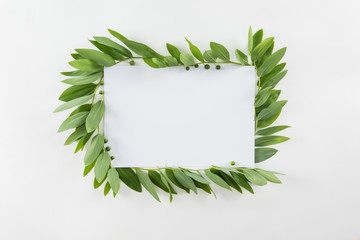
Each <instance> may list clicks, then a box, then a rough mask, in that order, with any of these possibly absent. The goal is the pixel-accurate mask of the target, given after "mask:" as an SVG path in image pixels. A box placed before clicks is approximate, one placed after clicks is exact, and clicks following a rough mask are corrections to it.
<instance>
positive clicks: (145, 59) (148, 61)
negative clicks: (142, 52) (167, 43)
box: [143, 57, 159, 68]
mask: <svg viewBox="0 0 360 240" xmlns="http://www.w3.org/2000/svg"><path fill="white" fill-rule="evenodd" d="M143 60H144V62H145V63H146V64H147V65H149V66H150V67H152V68H159V66H158V65H157V64H155V63H154V62H153V60H152V59H151V58H145V57H144V58H143Z"/></svg>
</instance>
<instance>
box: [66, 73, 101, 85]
mask: <svg viewBox="0 0 360 240" xmlns="http://www.w3.org/2000/svg"><path fill="white" fill-rule="evenodd" d="M102 76H103V72H99V73H94V74H91V75H88V76H85V77H80V78H68V79H65V80H63V81H62V82H63V83H66V84H70V85H84V84H89V83H92V82H95V81H96V80H99V79H100V78H101V77H102Z"/></svg>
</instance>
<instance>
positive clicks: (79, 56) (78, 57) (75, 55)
mask: <svg viewBox="0 0 360 240" xmlns="http://www.w3.org/2000/svg"><path fill="white" fill-rule="evenodd" d="M71 56H72V57H73V58H74V59H84V57H82V56H81V55H80V54H78V53H72V54H71Z"/></svg>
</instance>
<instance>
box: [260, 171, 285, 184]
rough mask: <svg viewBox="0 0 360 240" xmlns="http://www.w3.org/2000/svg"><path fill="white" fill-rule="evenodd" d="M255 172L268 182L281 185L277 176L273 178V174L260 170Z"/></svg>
mask: <svg viewBox="0 0 360 240" xmlns="http://www.w3.org/2000/svg"><path fill="white" fill-rule="evenodd" d="M255 171H256V172H258V173H260V174H261V176H263V177H264V178H265V179H266V180H268V181H269V182H272V183H279V184H281V181H280V179H279V178H278V177H277V176H275V174H273V173H272V172H269V171H265V170H262V169H255Z"/></svg>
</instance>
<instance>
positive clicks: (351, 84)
mask: <svg viewBox="0 0 360 240" xmlns="http://www.w3.org/2000/svg"><path fill="white" fill-rule="evenodd" d="M358 9H359V2H358V1H354V0H343V1H333V0H326V1H325V0H318V1H314V0H311V1H310V0H304V1H287V0H275V1H268V0H259V1H238V0H225V1H213V0H198V1H190V0H183V1H168V0H166V1H165V0H162V1H160V0H153V1H119V0H116V1H115V0H104V1H101V3H100V2H99V1H92V0H87V1H85V0H71V1H66V0H64V1H49V0H47V1H45V0H33V1H10V0H2V1H0V29H1V38H0V46H1V57H0V68H1V83H2V88H1V94H0V100H1V101H0V104H1V113H0V116H1V117H0V124H1V126H2V129H1V138H0V149H1V157H0V159H1V160H0V161H1V166H0V183H1V187H0V195H1V196H0V239H4V240H5V239H6V240H13V239H15V240H22V239H34V240H43V239H44V240H48V239H51V240H58V239H59V240H64V239H70V240H71V239H76V240H83V239H84V240H99V239H126V240H143V239H149V240H153V239H169V238H171V239H173V240H183V239H204V240H217V239H242V240H304V239H306V240H322V239H326V240H339V239H341V240H343V239H344V240H355V239H359V238H360V228H359V225H360V224H359V219H360V208H359V202H360V180H359V169H360V157H359V144H360V141H359V135H360V127H359V124H358V123H359V119H360V111H359V109H360V100H359V97H358V95H359V88H360V81H359V75H360V74H359V61H358V58H359V55H360V50H359V47H358V46H359V44H358V42H359V39H360V31H359V30H358V29H359V22H360V15H359V14H358V11H359V10H358ZM250 24H251V25H252V26H253V28H254V29H258V28H264V29H265V36H275V40H276V46H275V48H280V47H283V46H287V47H288V51H287V53H286V56H285V60H286V61H287V62H288V65H287V68H288V69H289V73H288V75H287V76H286V78H285V79H284V80H283V81H282V82H281V83H280V84H279V88H281V89H282V90H283V92H282V95H281V97H280V98H281V99H288V100H289V102H288V104H287V105H286V106H285V108H284V112H283V114H282V115H281V117H280V119H279V121H278V122H277V124H289V125H292V126H293V127H292V128H290V129H287V130H285V131H284V132H283V134H284V135H285V136H289V137H291V138H292V139H291V141H289V142H286V143H284V144H281V145H279V146H278V147H277V148H278V149H279V153H278V154H277V155H276V156H275V157H274V158H273V159H271V160H269V161H268V162H264V163H263V164H261V165H260V166H261V167H262V168H264V169H269V170H275V171H279V172H284V173H286V174H287V175H286V176H283V177H281V179H282V180H283V182H284V183H283V184H282V185H275V184H269V185H268V186H265V187H255V195H251V194H248V193H245V194H243V195H240V194H237V193H236V192H229V191H226V190H222V189H219V188H216V192H217V196H218V199H217V200H215V199H214V198H213V197H212V196H208V195H206V194H204V193H203V192H200V193H199V195H198V196H195V195H194V194H191V195H187V194H184V193H181V194H179V195H177V196H175V199H174V202H173V203H172V204H169V203H168V201H167V196H166V195H165V194H162V193H161V194H160V195H161V196H160V197H161V199H162V203H161V204H159V203H157V202H156V201H155V200H153V199H152V197H151V196H150V194H148V193H146V192H144V193H143V194H137V193H134V192H133V191H130V190H128V189H127V188H126V187H125V186H124V184H122V185H121V190H120V196H119V197H117V198H115V199H114V198H112V197H111V196H108V197H106V198H104V197H103V196H102V190H93V188H92V182H93V178H92V176H93V175H89V176H88V177H86V178H83V177H82V171H83V165H84V164H83V161H82V157H83V156H82V155H81V154H79V155H73V151H74V146H68V147H64V146H63V145H62V144H63V143H64V141H65V139H66V138H67V135H68V134H69V133H68V132H66V133H63V134H57V133H56V131H57V128H58V127H59V125H60V124H61V122H62V121H63V120H64V118H65V117H66V116H67V113H59V114H53V113H52V111H53V110H54V109H55V108H56V107H57V106H58V105H59V104H60V102H59V101H58V100H57V97H58V96H59V95H60V93H61V90H62V89H65V87H66V86H65V85H64V84H61V83H60V81H61V80H62V79H63V77H62V76H60V75H59V74H58V72H60V71H64V70H70V69H71V68H70V67H69V66H68V65H67V63H66V62H67V61H70V59H71V58H70V56H69V53H70V52H72V49H74V48H79V47H82V48H84V47H90V46H91V44H90V43H88V42H87V38H90V37H91V36H92V35H106V36H109V34H107V32H106V28H107V27H110V28H113V29H116V30H118V31H120V32H121V33H123V34H125V35H126V36H128V37H129V38H131V39H136V40H138V41H142V42H146V43H147V44H149V45H150V46H152V47H153V48H155V49H157V50H158V51H160V52H161V53H164V54H165V53H166V50H165V43H166V42H170V43H173V44H175V45H177V46H179V47H181V48H182V49H184V50H185V49H187V45H186V42H185V40H184V39H183V36H186V37H188V38H189V39H190V40H191V41H192V42H193V43H194V44H196V45H197V46H198V47H199V48H201V49H202V50H205V49H208V48H209V41H217V42H219V43H222V44H224V45H225V46H227V47H228V49H229V50H231V52H233V51H234V49H235V48H239V49H241V50H244V51H245V50H246V39H247V29H248V26H249V25H250Z"/></svg>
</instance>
